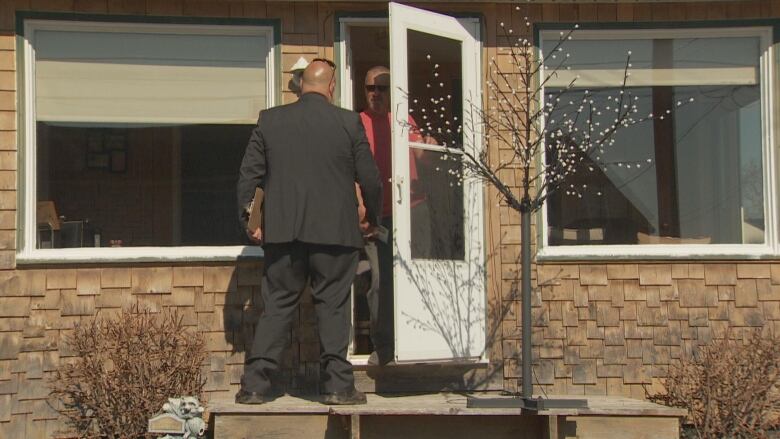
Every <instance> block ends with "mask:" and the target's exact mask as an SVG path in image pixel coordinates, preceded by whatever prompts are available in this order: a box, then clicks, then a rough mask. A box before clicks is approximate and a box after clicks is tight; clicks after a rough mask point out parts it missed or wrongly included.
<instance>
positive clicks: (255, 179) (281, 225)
mask: <svg viewBox="0 0 780 439" xmlns="http://www.w3.org/2000/svg"><path fill="white" fill-rule="evenodd" d="M355 182H358V184H359V185H360V189H361V191H362V193H363V199H364V203H365V206H366V211H367V218H368V220H369V222H371V223H373V224H378V217H379V215H380V212H381V202H382V182H381V180H380V176H379V171H378V170H377V167H376V163H375V162H374V159H373V157H372V155H371V150H370V148H369V145H368V140H367V139H366V134H365V131H364V129H363V124H362V123H361V122H360V116H359V115H358V114H357V113H355V112H352V111H348V110H344V109H341V108H338V107H336V106H335V105H332V104H331V103H329V102H328V101H327V99H326V98H325V97H324V96H322V95H320V94H317V93H307V94H304V95H303V96H301V98H300V99H299V100H298V101H297V102H295V103H293V104H289V105H284V106H280V107H275V108H271V109H268V110H265V111H262V112H261V113H260V117H259V119H258V121H257V126H256V127H255V129H254V131H253V132H252V136H251V137H250V139H249V144H248V145H247V148H246V152H245V153H244V159H243V161H242V163H241V170H240V174H239V179H238V194H237V195H238V206H239V218H240V219H241V221H242V224H243V225H244V226H246V219H247V218H246V215H245V211H246V210H245V209H246V206H247V205H248V204H249V203H250V202H251V201H252V197H253V196H254V192H255V188H256V187H260V188H262V189H263V190H264V206H263V241H264V242H266V243H285V242H293V241H302V242H307V243H312V244H333V245H342V246H348V247H362V246H363V238H362V236H361V234H360V230H359V228H358V216H357V197H356V196H355Z"/></svg>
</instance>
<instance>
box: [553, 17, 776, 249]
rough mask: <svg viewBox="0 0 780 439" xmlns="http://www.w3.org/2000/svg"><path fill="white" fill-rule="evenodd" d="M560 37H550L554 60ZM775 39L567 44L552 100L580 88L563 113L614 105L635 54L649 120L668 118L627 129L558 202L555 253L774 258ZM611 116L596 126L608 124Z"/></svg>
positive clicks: (583, 37) (637, 93)
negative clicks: (587, 101)
mask: <svg viewBox="0 0 780 439" xmlns="http://www.w3.org/2000/svg"><path fill="white" fill-rule="evenodd" d="M559 35H560V33H559V31H555V32H554V33H553V32H542V34H541V36H542V47H541V49H542V52H543V53H544V50H545V48H548V49H549V48H552V47H555V45H556V44H557V43H558V41H559V38H560V37H559ZM770 37H771V33H770V31H768V30H767V29H766V28H730V29H687V30H676V31H675V30H644V31H613V30H608V31H607V30H605V31H596V30H582V31H575V32H574V34H573V38H572V40H570V41H566V42H564V43H563V44H562V46H561V48H562V51H561V52H562V53H563V54H568V55H564V56H568V60H569V61H568V62H566V65H567V66H569V68H568V69H566V70H560V71H559V72H558V74H557V75H554V76H551V77H550V80H549V81H548V83H547V87H546V89H545V96H546V98H547V99H549V98H550V96H553V95H554V94H555V93H556V92H558V91H560V90H561V89H562V88H564V87H566V86H567V85H568V84H569V83H571V81H572V80H574V88H573V89H572V90H571V91H570V92H568V94H567V97H566V98H565V99H562V101H564V102H566V103H565V104H564V105H562V106H560V107H559V108H558V109H557V110H556V111H555V112H554V113H553V114H552V116H551V117H552V118H553V119H562V118H566V117H567V116H565V114H567V113H568V114H569V115H571V114H573V112H576V108H575V106H576V105H578V102H579V101H580V99H581V97H582V95H583V94H584V93H589V94H590V95H591V97H592V99H593V101H594V104H595V107H597V108H601V109H605V108H607V107H609V99H614V98H615V97H617V95H618V93H619V91H620V86H621V84H622V82H623V79H624V68H625V65H626V61H627V57H628V54H629V52H630V53H631V56H630V62H631V67H630V68H629V72H630V73H629V75H630V76H629V77H628V80H627V87H628V88H629V91H630V93H631V95H633V96H634V97H636V98H637V100H636V104H637V107H638V112H637V115H638V116H639V117H642V116H647V115H649V114H654V115H655V116H656V118H655V119H652V120H648V121H646V122H642V123H638V124H635V125H632V126H630V127H626V128H623V129H620V130H619V131H618V132H617V134H616V136H615V138H614V139H615V143H614V145H613V146H610V147H607V148H605V149H604V150H603V151H600V152H594V153H592V154H589V155H588V156H587V157H583V160H581V162H580V163H581V165H580V167H581V168H582V169H581V171H582V172H575V173H573V174H571V175H569V176H568V177H567V178H566V181H565V184H564V186H563V188H562V189H561V190H559V191H558V192H556V193H555V194H554V195H553V196H551V197H550V198H549V199H548V202H547V204H546V206H545V208H544V218H545V220H546V226H547V227H546V233H545V234H544V237H543V238H544V240H545V246H546V248H545V250H544V253H546V254H548V255H563V254H584V253H592V254H601V255H630V254H652V253H654V252H655V254H658V255H674V254H684V253H686V252H688V253H711V254H728V253H731V254H745V253H753V252H756V253H766V252H768V251H771V249H770V248H771V239H772V235H773V234H772V228H771V225H772V215H771V211H770V209H769V208H768V205H769V204H768V200H769V199H770V197H771V193H772V191H771V190H770V188H771V185H769V184H767V181H768V179H769V177H768V176H769V175H770V173H769V172H767V169H766V168H767V166H768V164H769V163H771V161H770V160H769V156H770V155H771V151H770V147H769V138H770V136H769V135H768V128H767V127H768V126H769V125H770V124H769V123H768V120H769V112H768V111H767V109H768V103H767V99H766V96H768V93H767V87H768V80H767V76H768V75H767V73H766V72H767V66H768V65H769V64H770V63H769V61H768V59H767V57H768V51H767V47H768V41H769V39H770ZM569 101H571V102H572V103H573V105H570V104H568V102H569ZM613 107H614V105H613ZM659 115H663V117H662V118H661V117H658V116H659ZM568 117H570V116H568ZM599 117H601V119H599ZM607 117H612V116H608V114H607V112H606V111H604V113H603V114H602V115H601V116H598V117H597V118H596V120H600V121H601V124H602V125H604V126H606V125H607V123H608V122H607V119H606V118H607ZM612 119H614V117H612ZM584 120H585V118H582V119H580V121H578V126H579V127H580V128H584V126H585V125H584ZM544 159H545V160H548V161H549V160H555V157H553V156H552V154H548V155H547V156H546V157H545V158H544ZM597 246H598V247H597ZM674 247H677V248H674Z"/></svg>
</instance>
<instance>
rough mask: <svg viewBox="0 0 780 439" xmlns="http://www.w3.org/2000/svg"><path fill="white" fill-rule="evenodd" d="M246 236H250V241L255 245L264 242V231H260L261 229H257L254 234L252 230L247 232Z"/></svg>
mask: <svg viewBox="0 0 780 439" xmlns="http://www.w3.org/2000/svg"><path fill="white" fill-rule="evenodd" d="M246 236H248V237H249V240H250V241H252V242H254V243H255V244H260V241H262V239H263V231H262V230H261V229H260V227H258V228H257V229H255V231H254V232H252V231H251V230H247V231H246Z"/></svg>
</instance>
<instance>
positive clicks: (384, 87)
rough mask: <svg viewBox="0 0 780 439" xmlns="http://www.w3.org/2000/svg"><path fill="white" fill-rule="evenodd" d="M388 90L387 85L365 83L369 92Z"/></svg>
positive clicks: (384, 91)
mask: <svg viewBox="0 0 780 439" xmlns="http://www.w3.org/2000/svg"><path fill="white" fill-rule="evenodd" d="M388 90H390V86H389V85H366V91H369V92H374V91H379V92H382V93H386V92H387V91H388Z"/></svg>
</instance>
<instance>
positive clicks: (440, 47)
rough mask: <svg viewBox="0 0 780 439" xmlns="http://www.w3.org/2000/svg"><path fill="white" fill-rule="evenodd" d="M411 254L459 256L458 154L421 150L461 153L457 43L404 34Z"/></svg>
mask: <svg viewBox="0 0 780 439" xmlns="http://www.w3.org/2000/svg"><path fill="white" fill-rule="evenodd" d="M407 32H408V34H407V38H408V65H409V71H408V77H409V112H410V117H409V123H408V128H409V141H410V142H409V143H410V151H409V178H410V185H409V187H410V194H409V197H410V216H411V221H410V223H411V254H412V258H417V259H457V260H462V259H463V258H464V253H465V244H464V243H465V241H464V213H463V186H462V185H461V182H460V176H461V172H460V171H461V169H462V163H461V161H460V156H459V155H458V154H446V153H443V152H438V151H430V150H426V149H424V148H423V145H422V144H430V145H439V146H442V145H446V146H449V147H451V148H458V149H459V148H461V147H462V144H463V140H462V132H461V129H460V122H461V120H462V117H463V107H462V92H461V90H462V70H463V69H462V60H461V42H460V41H457V40H452V39H449V38H444V37H440V36H436V35H430V34H426V33H423V32H418V31H414V30H408V31H407Z"/></svg>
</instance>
